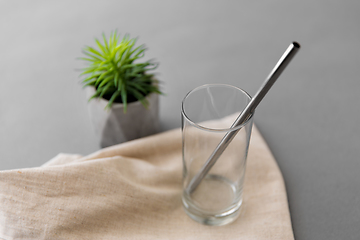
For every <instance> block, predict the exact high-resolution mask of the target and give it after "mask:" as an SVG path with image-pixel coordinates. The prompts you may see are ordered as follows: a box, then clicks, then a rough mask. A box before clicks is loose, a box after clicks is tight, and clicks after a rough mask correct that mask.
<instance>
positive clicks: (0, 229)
mask: <svg viewBox="0 0 360 240" xmlns="http://www.w3.org/2000/svg"><path fill="white" fill-rule="evenodd" d="M219 124H220V123H219ZM181 178H182V157H181V131H180V129H175V130H172V131H168V132H164V133H161V134H158V135H154V136H150V137H147V138H142V139H138V140H135V141H131V142H127V143H123V144H120V145H116V146H113V147H109V148H106V149H102V150H100V151H98V152H96V153H94V154H91V155H89V156H86V157H82V156H79V155H66V154H59V155H58V156H56V157H55V158H54V159H52V160H50V161H49V162H48V163H46V164H45V165H43V166H41V167H38V168H29V169H19V170H10V171H0V239H7V240H10V239H261V240H264V239H294V238H293V233H292V228H291V222H290V214H289V210H288V205H287V198H286V191H285V187H284V182H283V178H282V175H281V172H280V171H279V168H278V166H277V164H276V162H275V159H274V158H273V156H272V154H271V152H270V150H269V149H268V147H267V145H266V143H265V141H264V140H263V138H262V137H261V135H260V133H259V132H258V130H257V129H256V128H255V127H254V128H253V133H252V137H251V144H250V149H249V156H248V162H247V170H246V177H245V185H244V203H243V204H244V206H243V211H242V213H241V216H240V217H239V218H238V219H237V220H236V221H235V222H233V223H232V224H229V225H226V226H221V227H211V226H205V225H201V224H199V223H197V222H195V221H193V220H192V219H190V218H189V217H188V216H187V215H186V214H185V212H184V211H183V209H182V205H181V189H182V188H181Z"/></svg>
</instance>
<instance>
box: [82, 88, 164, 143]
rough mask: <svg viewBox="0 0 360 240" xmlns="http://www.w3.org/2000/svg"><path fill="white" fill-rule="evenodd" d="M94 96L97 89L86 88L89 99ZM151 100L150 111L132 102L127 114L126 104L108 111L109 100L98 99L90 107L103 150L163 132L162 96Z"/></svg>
mask: <svg viewBox="0 0 360 240" xmlns="http://www.w3.org/2000/svg"><path fill="white" fill-rule="evenodd" d="M94 93H95V89H94V88H92V87H87V88H86V94H87V96H88V98H90V96H92V95H93V94H94ZM147 99H148V101H149V107H148V108H145V107H144V106H143V105H142V104H141V103H140V102H139V101H137V102H132V103H129V104H128V105H127V112H126V113H124V108H123V104H120V103H114V104H113V106H112V107H111V109H110V110H107V109H105V106H106V105H107V104H108V101H107V100H106V99H102V98H101V99H98V98H96V99H92V100H91V101H90V102H89V103H88V110H89V114H90V117H91V120H92V123H93V126H94V129H95V133H96V135H97V136H98V138H99V141H100V146H101V147H108V146H112V145H115V144H119V143H122V142H126V141H129V140H133V139H136V138H141V137H145V136H148V135H151V134H155V133H157V132H159V130H160V122H159V95H158V94H154V93H153V94H150V95H149V96H148V97H147Z"/></svg>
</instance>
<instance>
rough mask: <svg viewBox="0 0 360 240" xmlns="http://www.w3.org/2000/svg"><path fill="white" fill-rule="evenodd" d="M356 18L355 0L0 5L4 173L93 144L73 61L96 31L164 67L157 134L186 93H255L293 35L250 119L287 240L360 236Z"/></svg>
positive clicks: (0, 155)
mask: <svg viewBox="0 0 360 240" xmlns="http://www.w3.org/2000/svg"><path fill="white" fill-rule="evenodd" d="M359 23H360V2H359V1H332V0H331V1H329V0H318V1H309V0H304V1H296V2H295V1H281V0H279V1H205V0H202V1H188V0H186V1H165V0H164V1H128V0H120V1H119V0H117V1H74V0H71V1H68V0H65V1H1V2H0V33H1V37H0V67H1V71H0V82H1V85H0V88H1V93H0V170H6V169H16V168H27V167H36V166H40V165H41V164H43V163H44V162H46V161H48V160H49V159H51V158H52V157H54V156H55V155H57V154H58V153H60V152H65V153H77V154H83V155H86V154H89V153H91V152H94V151H96V150H98V149H99V147H98V142H97V139H96V138H95V135H94V132H93V129H92V126H91V122H90V119H89V116H88V112H87V108H86V107H87V106H86V105H87V100H86V99H85V93H84V91H83V89H82V88H81V85H80V78H79V69H80V68H82V67H83V64H82V62H81V61H79V60H77V58H78V57H81V56H82V54H81V49H82V48H83V47H84V46H85V45H93V42H94V38H95V37H100V36H101V33H102V32H104V33H106V34H109V33H110V32H111V31H112V30H115V29H118V31H119V32H121V33H129V34H130V35H131V36H133V37H139V40H138V43H139V44H141V43H145V44H146V45H147V47H148V51H147V53H146V57H147V58H149V59H150V58H155V59H156V60H157V61H158V62H160V66H159V68H158V69H157V72H158V73H159V74H158V78H159V79H160V80H161V81H162V82H163V84H162V90H163V91H164V92H165V93H166V96H162V97H161V99H160V101H161V105H160V109H161V112H160V118H161V124H162V130H163V131H165V130H168V129H173V128H178V127H180V104H181V100H182V98H183V97H184V96H185V94H186V93H187V92H188V91H190V90H191V89H193V88H194V87H197V86H199V85H202V84H206V83H226V84H231V85H235V86H238V87H241V88H243V89H244V90H246V91H247V92H249V93H250V95H253V94H254V93H255V92H256V90H257V89H258V87H259V86H260V85H261V83H262V82H263V80H264V79H265V77H266V76H267V75H268V73H269V72H270V70H271V69H272V67H273V66H274V64H275V63H276V61H277V60H278V58H279V57H280V56H281V54H282V53H283V52H284V51H285V49H286V47H287V46H288V45H289V44H290V43H291V42H292V41H294V40H296V41H298V42H299V43H300V44H301V45H302V49H301V51H300V52H299V53H298V55H297V56H296V57H295V58H294V60H293V61H292V63H291V64H290V65H289V66H288V68H287V69H286V70H285V72H284V73H283V75H282V76H281V77H280V78H279V80H278V81H277V83H276V84H275V85H274V87H273V88H272V90H271V91H270V92H269V94H268V95H267V96H266V97H265V99H264V100H263V102H262V103H261V104H260V105H259V107H258V109H257V112H256V115H255V123H256V125H257V127H258V128H259V129H260V131H261V133H262V134H263V136H264V138H265V140H266V141H267V143H268V145H269V147H270V149H271V150H272V152H273V154H274V156H275V158H276V160H277V162H278V165H279V167H280V169H281V171H282V173H283V176H284V180H285V184H286V189H287V193H288V200H289V208H290V213H291V220H292V224H293V229H294V235H295V238H296V239H317V240H320V239H359V238H360V228H359V226H360V174H359V170H360V161H359V153H360V150H359V149H360V148H359V143H360V134H359V133H360V128H359V126H358V122H359V118H360V112H359V101H360V96H359V89H360V81H359V76H360V64H359V63H360V48H359V43H360V27H359ZM239 237H240V238H241V236H239Z"/></svg>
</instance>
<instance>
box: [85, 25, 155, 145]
mask: <svg viewBox="0 0 360 240" xmlns="http://www.w3.org/2000/svg"><path fill="white" fill-rule="evenodd" d="M136 40H137V39H136V38H130V37H129V35H125V36H124V37H123V38H122V39H121V40H120V35H119V34H117V32H116V31H115V32H113V33H111V35H110V37H109V38H106V36H105V35H104V34H103V42H101V41H99V40H98V39H95V42H96V45H97V48H94V47H90V46H86V47H85V48H84V49H83V53H84V54H85V55H86V57H83V58H81V59H82V60H84V61H85V62H86V63H87V67H86V68H84V69H83V72H82V74H81V75H82V76H84V75H85V76H86V77H85V79H83V81H82V83H83V86H84V87H86V90H87V95H88V97H89V113H90V117H91V119H92V122H93V125H94V128H95V132H96V134H97V135H98V137H99V138H100V146H101V147H107V146H111V145H114V144H118V143H121V142H125V141H128V140H133V139H136V138H140V137H144V136H147V135H151V134H154V133H156V132H158V131H159V127H160V124H159V97H158V94H161V91H160V90H159V85H158V80H156V79H155V78H154V74H150V73H149V71H151V70H154V69H156V68H157V66H158V64H157V63H155V62H153V61H152V60H149V61H143V62H138V60H139V59H140V58H142V57H144V53H145V50H146V48H145V46H144V45H140V46H138V47H135V44H136ZM90 100H91V101H90Z"/></svg>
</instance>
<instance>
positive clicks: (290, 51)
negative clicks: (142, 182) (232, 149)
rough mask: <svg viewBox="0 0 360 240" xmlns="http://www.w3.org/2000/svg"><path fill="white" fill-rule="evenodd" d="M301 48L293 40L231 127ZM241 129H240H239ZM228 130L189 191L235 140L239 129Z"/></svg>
mask: <svg viewBox="0 0 360 240" xmlns="http://www.w3.org/2000/svg"><path fill="white" fill-rule="evenodd" d="M299 48H300V44H299V43H297V42H292V43H291V44H290V46H289V47H288V48H287V49H286V51H285V52H284V54H283V55H282V56H281V58H280V59H279V61H278V62H277V64H276V65H275V67H274V68H273V70H272V71H271V72H270V74H269V76H268V77H267V78H266V80H265V81H264V83H263V85H262V86H261V87H260V89H259V90H258V92H257V93H256V94H255V96H254V97H253V98H252V99H251V101H250V102H249V104H248V105H247V106H246V107H245V109H244V110H243V111H242V112H241V114H240V115H239V116H238V117H237V119H236V120H235V122H234V123H233V124H232V125H231V128H234V127H236V126H239V125H241V124H243V123H244V122H245V121H246V120H247V119H248V118H249V117H250V116H251V114H252V113H253V112H254V110H255V108H256V107H257V106H258V104H259V103H260V102H261V100H262V99H263V98H264V96H265V95H266V93H267V92H268V91H269V90H270V88H271V87H272V85H273V84H274V83H275V81H276V80H277V79H278V77H279V76H280V74H281V73H282V72H283V71H284V69H285V68H286V66H287V65H288V64H289V62H290V61H291V59H292V58H293V57H294V56H295V54H296V53H297V51H298V50H299ZM239 130H240V129H239ZM239 130H237V131H232V132H228V133H227V134H226V135H225V136H224V137H223V139H222V140H221V141H220V143H219V145H218V146H217V147H216V148H215V150H214V151H213V153H212V154H211V155H210V157H209V159H208V160H207V161H206V163H205V164H204V165H203V166H202V168H201V170H200V171H199V172H198V173H197V174H196V175H195V176H194V177H193V178H192V179H191V181H190V184H189V186H188V187H187V191H188V192H189V193H192V192H193V191H194V190H195V189H196V188H197V187H198V186H199V184H200V183H201V181H202V179H203V178H204V177H205V176H206V174H207V173H208V172H209V171H210V169H211V168H212V166H214V164H215V163H216V161H217V160H218V158H219V157H220V156H221V154H222V153H223V152H224V151H225V149H226V148H227V146H228V145H229V144H230V142H231V141H232V140H233V138H234V137H235V135H236V134H237V133H238V131H239Z"/></svg>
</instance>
